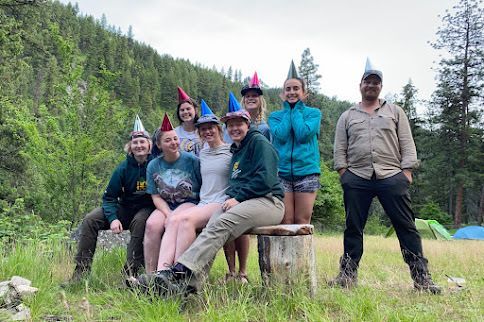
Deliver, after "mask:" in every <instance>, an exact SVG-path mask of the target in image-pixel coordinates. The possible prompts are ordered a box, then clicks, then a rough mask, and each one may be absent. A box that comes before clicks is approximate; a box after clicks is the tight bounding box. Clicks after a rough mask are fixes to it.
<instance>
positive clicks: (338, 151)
mask: <svg viewBox="0 0 484 322" xmlns="http://www.w3.org/2000/svg"><path fill="white" fill-rule="evenodd" d="M380 104H381V105H380V107H378V108H377V109H376V110H375V111H374V112H373V114H369V113H367V112H365V111H364V110H363V109H361V107H360V106H359V105H355V106H353V107H351V108H350V109H349V110H347V111H345V112H344V113H343V114H341V116H340V118H339V120H338V123H337V125H336V134H335V138H334V168H335V170H340V169H342V168H347V169H349V170H351V172H352V173H354V174H356V175H357V176H359V177H362V178H365V179H371V177H372V175H373V173H375V175H376V178H377V179H384V178H388V177H391V176H393V175H395V174H397V173H398V172H400V171H402V169H414V168H416V167H417V165H418V160H417V151H416V148H415V142H414V141H413V137H412V132H411V130H410V125H409V123H408V119H407V116H406V115H405V112H404V111H403V109H402V108H401V107H400V106H397V105H393V104H388V103H386V102H385V101H382V100H380Z"/></svg>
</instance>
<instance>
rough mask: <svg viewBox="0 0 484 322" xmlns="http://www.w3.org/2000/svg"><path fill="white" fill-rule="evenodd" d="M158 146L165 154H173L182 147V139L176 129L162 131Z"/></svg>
mask: <svg viewBox="0 0 484 322" xmlns="http://www.w3.org/2000/svg"><path fill="white" fill-rule="evenodd" d="M158 146H159V147H160V148H161V151H163V153H164V154H167V155H171V156H173V155H175V154H176V153H177V152H178V149H179V148H180V140H179V139H178V136H177V134H176V132H175V131H174V130H171V131H167V132H161V134H160V139H159V142H158Z"/></svg>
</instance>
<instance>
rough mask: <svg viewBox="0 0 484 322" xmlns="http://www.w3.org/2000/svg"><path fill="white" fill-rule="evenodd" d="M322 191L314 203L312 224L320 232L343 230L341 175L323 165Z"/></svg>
mask: <svg viewBox="0 0 484 322" xmlns="http://www.w3.org/2000/svg"><path fill="white" fill-rule="evenodd" d="M320 183H321V189H319V190H318V195H317V197H316V201H315V202H314V212H313V217H312V223H313V224H314V225H315V226H316V228H318V229H319V230H321V229H322V230H333V229H338V230H340V229H342V227H344V223H345V210H344V206H343V191H342V189H341V184H340V181H339V174H338V172H336V171H332V170H330V169H329V167H328V165H326V164H325V163H323V162H322V163H321V177H320Z"/></svg>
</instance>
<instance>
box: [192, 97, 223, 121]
mask: <svg viewBox="0 0 484 322" xmlns="http://www.w3.org/2000/svg"><path fill="white" fill-rule="evenodd" d="M201 110H202V111H201V112H202V115H201V116H200V117H199V118H198V121H197V123H195V126H196V127H199V126H200V125H201V124H203V123H217V124H220V120H219V119H218V117H217V116H216V115H215V114H213V112H212V110H211V109H210V107H209V106H208V104H207V102H205V100H203V99H202V103H201Z"/></svg>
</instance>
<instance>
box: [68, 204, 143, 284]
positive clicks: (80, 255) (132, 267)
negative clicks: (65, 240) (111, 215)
mask: <svg viewBox="0 0 484 322" xmlns="http://www.w3.org/2000/svg"><path fill="white" fill-rule="evenodd" d="M152 211H153V208H142V209H140V210H138V211H137V212H136V213H134V214H133V213H130V211H127V210H126V209H124V208H123V207H121V206H120V207H119V212H118V218H119V220H120V221H121V223H122V225H123V229H127V228H129V231H130V232H131V239H130V242H129V244H128V249H127V260H126V265H125V271H126V273H127V274H130V275H136V274H137V272H138V270H139V269H140V268H141V267H142V266H143V264H144V262H143V261H144V256H143V237H144V232H145V226H146V220H147V219H148V217H149V216H150V214H151V212H152ZM109 229H110V226H109V222H108V220H107V219H106V217H105V216H104V214H103V210H102V208H101V207H99V208H96V209H94V210H92V211H91V212H90V213H88V214H87V215H86V217H84V220H83V221H82V224H81V229H80V235H79V245H78V252H77V255H76V259H75V260H76V265H77V266H76V271H79V272H82V271H84V272H88V271H90V269H91V265H92V259H93V256H94V252H95V250H96V244H97V237H98V234H99V231H100V230H109Z"/></svg>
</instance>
